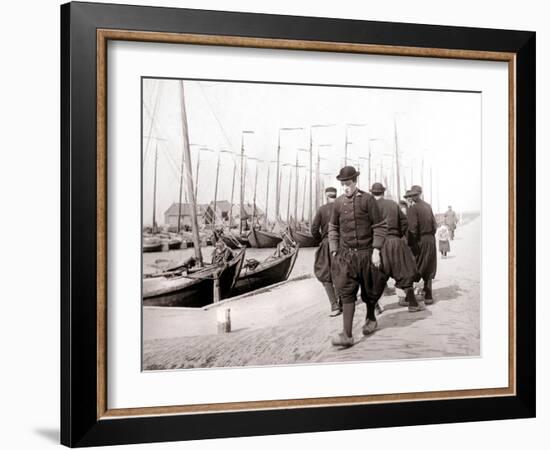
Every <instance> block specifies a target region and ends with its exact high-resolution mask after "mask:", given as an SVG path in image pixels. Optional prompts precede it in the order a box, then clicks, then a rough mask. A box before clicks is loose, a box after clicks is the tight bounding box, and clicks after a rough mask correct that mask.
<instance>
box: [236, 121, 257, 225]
mask: <svg viewBox="0 0 550 450" xmlns="http://www.w3.org/2000/svg"><path fill="white" fill-rule="evenodd" d="M246 134H254V132H253V131H248V130H243V131H242V132H241V217H240V218H239V233H240V234H242V232H243V218H244V220H245V221H246V218H245V216H246V211H245V208H244V178H245V173H246V172H245V171H246V167H245V162H244V136H245V135H246Z"/></svg>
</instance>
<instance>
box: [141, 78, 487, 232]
mask: <svg viewBox="0 0 550 450" xmlns="http://www.w3.org/2000/svg"><path fill="white" fill-rule="evenodd" d="M180 95H181V94H180V81H179V80H170V79H149V78H145V79H143V103H142V104H143V111H142V114H143V130H142V134H143V150H142V152H143V153H142V160H143V221H144V225H148V224H151V222H152V211H153V207H152V205H153V184H154V182H153V180H154V167H155V154H156V155H157V194H156V204H157V207H156V218H157V223H159V224H163V223H164V212H165V211H166V210H167V209H168V207H169V206H170V205H171V204H172V203H173V202H177V201H178V198H179V183H180V176H179V173H180V167H181V160H182V151H183V143H182V142H183V141H182V128H181V124H182V118H181V108H180V101H181V100H180V98H181V96H180ZM184 98H185V105H186V110H187V121H188V132H189V140H190V142H191V144H196V145H192V147H191V154H192V160H193V164H192V171H193V177H194V178H196V162H197V155H198V154H199V153H200V167H199V177H198V202H199V203H209V202H211V201H212V200H213V199H214V191H215V178H216V167H217V160H218V157H219V158H220V170H219V182H218V194H217V199H218V200H230V198H231V191H232V183H233V173H234V170H235V167H236V177H235V180H236V181H235V188H234V203H238V202H239V183H240V181H239V180H240V178H239V174H240V152H241V139H242V132H243V130H247V131H253V132H254V133H253V134H246V135H245V137H244V151H245V155H246V156H247V160H246V175H245V202H252V200H253V194H254V184H255V178H256V177H255V175H256V171H258V177H257V180H258V181H257V185H256V186H257V188H256V198H257V200H256V201H257V205H258V206H259V207H260V208H261V209H265V204H266V194H267V186H268V185H267V179H268V166H269V200H268V203H269V207H268V215H269V216H270V217H274V212H275V182H276V180H275V178H276V177H275V175H274V174H275V167H276V165H275V164H274V163H273V161H275V160H276V154H277V142H278V136H279V133H280V136H281V150H280V160H281V163H282V164H285V166H283V167H282V169H281V170H282V177H281V202H280V213H281V215H282V217H283V218H284V217H286V214H287V206H288V205H289V202H288V197H289V196H288V193H289V184H290V212H291V214H292V215H293V213H294V208H295V207H294V203H295V197H296V196H295V193H296V191H295V182H296V178H295V164H296V157H297V156H298V164H299V166H300V168H299V178H298V180H299V182H298V186H299V187H298V208H297V210H298V215H299V216H300V215H301V214H302V213H301V211H302V210H304V211H305V217H306V218H307V215H308V209H309V200H308V197H309V191H307V192H306V196H305V197H306V201H305V204H304V201H303V198H304V195H303V194H304V186H305V187H306V189H307V188H308V180H307V178H306V177H307V176H309V175H308V174H309V153H308V151H309V148H310V138H311V140H312V146H311V147H312V149H313V152H312V154H313V163H314V169H315V164H316V161H317V155H319V156H320V157H321V160H320V172H321V173H322V174H326V175H321V177H320V183H321V184H322V185H324V186H335V187H338V188H339V182H338V181H337V180H336V178H335V177H336V175H337V174H338V172H339V170H340V168H341V167H342V166H343V164H344V154H345V151H346V150H345V149H346V132H347V141H348V144H347V152H348V164H349V165H354V166H355V167H356V168H358V169H359V170H360V171H361V175H360V177H359V184H360V187H361V189H363V190H368V181H369V168H368V155H369V147H370V155H371V168H370V174H371V176H370V178H371V184H372V183H373V182H375V181H380V182H382V183H383V184H385V185H387V187H388V192H390V191H391V193H392V194H394V197H395V194H397V182H396V179H397V177H396V171H395V159H396V157H395V155H396V145H397V155H398V156H397V157H398V160H399V163H400V164H399V167H400V172H401V173H400V177H399V178H400V194H401V196H402V195H403V194H404V193H405V190H406V189H408V188H410V186H411V185H413V184H420V185H423V188H424V192H425V195H424V198H425V200H427V201H428V202H430V203H432V206H433V208H434V212H439V211H444V210H445V209H446V208H447V205H452V206H453V209H455V210H456V211H459V212H460V211H479V210H480V205H481V194H480V193H481V191H480V187H481V94H479V93H470V92H440V91H425V90H404V89H403V90H402V89H378V88H372V87H336V86H310V85H283V84H268V83H250V82H223V81H196V80H185V81H184ZM312 125H329V126H326V127H315V126H314V127H313V128H312ZM357 125H358V126H357ZM285 127H293V128H294V127H296V128H301V129H300V130H291V131H281V132H280V131H279V130H280V129H281V128H285ZM310 133H311V136H310ZM396 137H397V144H396ZM201 148H205V149H206V150H204V149H202V150H201ZM221 150H223V152H221V153H220V151H221ZM229 152H232V153H229ZM254 158H255V159H254ZM422 168H423V170H422ZM380 173H382V175H380ZM289 177H292V178H289ZM193 181H194V183H195V182H196V180H195V179H194V180H193ZM289 181H290V183H289ZM313 183H314V192H315V180H314V182H313ZM184 192H185V185H184ZM339 192H340V190H339ZM314 195H315V193H314ZM184 201H185V196H184ZM314 201H315V199H314Z"/></svg>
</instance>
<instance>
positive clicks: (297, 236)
mask: <svg viewBox="0 0 550 450" xmlns="http://www.w3.org/2000/svg"><path fill="white" fill-rule="evenodd" d="M290 236H291V237H292V239H294V240H295V241H296V242H297V243H298V244H300V247H317V246H318V245H319V243H318V242H317V240H316V239H315V238H314V237H313V236H312V235H311V233H309V232H306V231H298V230H293V229H292V227H291V228H290Z"/></svg>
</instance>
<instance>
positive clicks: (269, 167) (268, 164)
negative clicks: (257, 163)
mask: <svg viewBox="0 0 550 450" xmlns="http://www.w3.org/2000/svg"><path fill="white" fill-rule="evenodd" d="M270 169H271V164H270V161H267V186H266V189H265V219H264V222H265V223H266V224H267V211H268V209H267V208H268V206H269V174H270Z"/></svg>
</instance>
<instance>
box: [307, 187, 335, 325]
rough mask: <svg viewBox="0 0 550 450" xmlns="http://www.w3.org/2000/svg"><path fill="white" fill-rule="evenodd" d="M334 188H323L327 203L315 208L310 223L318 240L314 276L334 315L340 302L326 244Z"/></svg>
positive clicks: (331, 314) (332, 206) (312, 232)
mask: <svg viewBox="0 0 550 450" xmlns="http://www.w3.org/2000/svg"><path fill="white" fill-rule="evenodd" d="M336 192H337V191H336V188H333V187H328V188H326V189H325V197H326V199H327V203H326V204H324V205H323V206H321V207H320V208H319V209H318V210H317V214H315V217H314V218H313V223H312V225H311V234H312V235H313V237H314V239H315V241H317V242H320V245H319V247H318V248H317V250H316V251H315V262H314V263H313V272H314V273H315V277H316V278H317V279H318V280H319V281H320V282H321V284H322V285H323V287H324V288H325V291H326V293H327V296H328V299H329V302H330V316H331V317H336V316H338V315H340V314H342V304H341V302H340V299H339V297H338V295H337V294H336V290H335V289H334V285H333V284H332V276H331V273H330V249H329V245H328V223H329V221H330V216H331V214H332V210H333V208H334V200H336Z"/></svg>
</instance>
